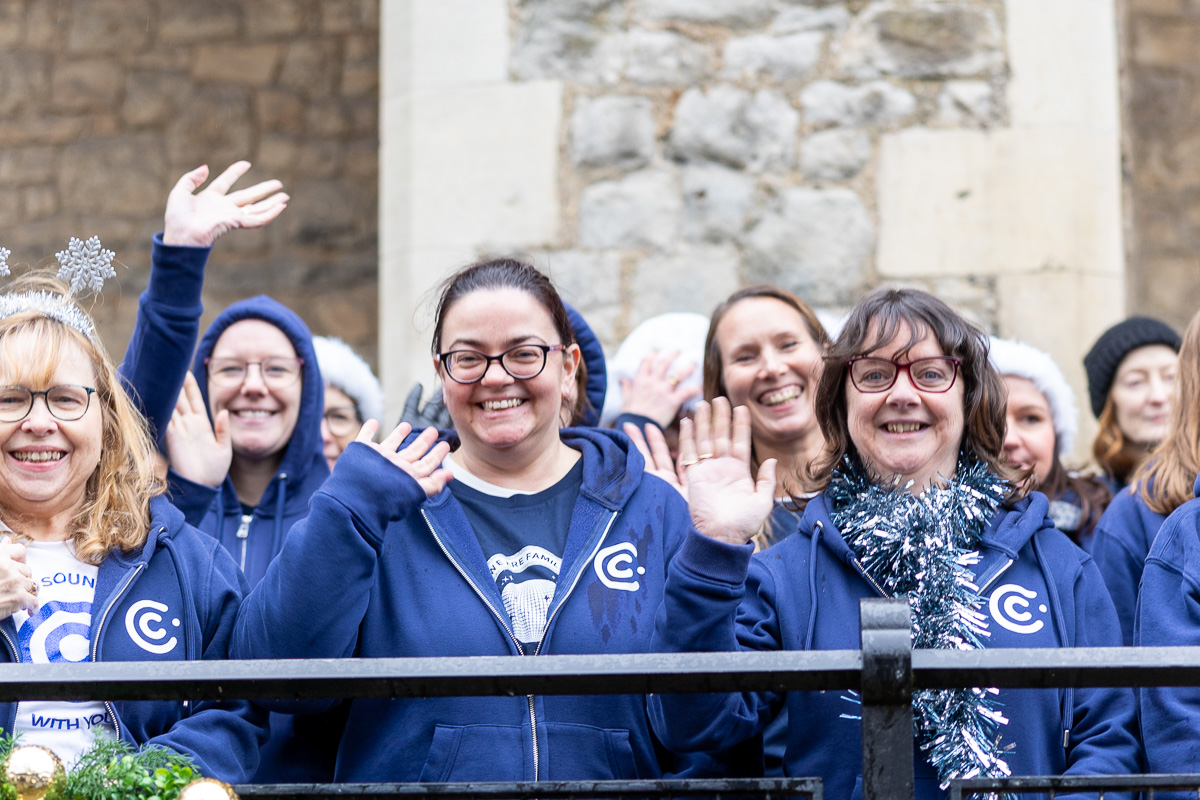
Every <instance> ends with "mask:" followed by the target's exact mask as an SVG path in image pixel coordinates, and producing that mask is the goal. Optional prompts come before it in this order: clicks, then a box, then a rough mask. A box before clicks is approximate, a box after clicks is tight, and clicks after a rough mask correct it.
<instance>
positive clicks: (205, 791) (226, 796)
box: [179, 778, 238, 800]
mask: <svg viewBox="0 0 1200 800" xmlns="http://www.w3.org/2000/svg"><path fill="white" fill-rule="evenodd" d="M179 800H238V793H237V792H235V791H234V790H233V787H232V786H230V785H229V784H228V783H225V782H224V781H219V780H217V779H215V778H197V779H196V780H194V781H192V782H191V783H189V784H188V785H187V786H185V787H183V791H181V792H180V793H179Z"/></svg>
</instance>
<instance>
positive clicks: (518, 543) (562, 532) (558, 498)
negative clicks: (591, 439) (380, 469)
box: [449, 459, 583, 654]
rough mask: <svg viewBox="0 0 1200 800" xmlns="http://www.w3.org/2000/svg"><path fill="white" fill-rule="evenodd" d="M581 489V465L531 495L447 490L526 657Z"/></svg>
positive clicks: (538, 631) (541, 624)
mask: <svg viewBox="0 0 1200 800" xmlns="http://www.w3.org/2000/svg"><path fill="white" fill-rule="evenodd" d="M582 486H583V459H579V460H578V461H577V462H575V466H574V467H572V468H571V470H570V472H568V473H567V474H566V475H565V476H563V478H562V480H560V481H559V482H558V483H556V484H554V485H553V486H551V487H550V488H549V489H546V490H544V491H541V492H538V493H536V494H515V495H512V496H511V497H497V496H494V495H490V494H488V493H487V492H486V491H481V490H480V489H477V488H473V487H471V486H468V485H467V484H466V483H465V482H463V481H459V480H455V481H451V482H450V484H449V487H450V492H451V493H452V494H453V495H454V499H456V500H458V502H459V503H460V504H461V505H462V508H463V512H464V513H465V514H466V516H467V521H468V522H469V523H471V528H472V529H473V530H474V531H475V536H476V538H478V539H479V546H480V547H481V548H482V549H483V556H484V558H485V559H487V564H488V569H490V570H491V573H492V578H493V579H494V580H495V581H496V588H498V589H499V590H500V597H501V598H502V599H503V600H504V610H505V611H507V612H508V617H509V620H510V621H511V622H512V630H513V634H514V635H515V636H516V637H517V640H518V641H519V642H521V646H522V648H523V649H524V650H525V653H526V654H532V653H533V652H534V651H535V650H536V649H537V644H538V641H539V640H540V639H541V638H542V631H543V630H544V629H545V627H546V610H547V609H548V608H549V607H550V601H551V599H553V597H554V587H555V585H556V584H557V582H558V572H559V569H560V567H561V566H562V554H563V550H564V549H565V547H566V543H567V530H568V528H569V527H570V525H571V513H572V511H574V509H575V500H576V498H578V497H579V490H580V488H581V487H582Z"/></svg>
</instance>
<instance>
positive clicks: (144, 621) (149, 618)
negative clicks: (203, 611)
mask: <svg viewBox="0 0 1200 800" xmlns="http://www.w3.org/2000/svg"><path fill="white" fill-rule="evenodd" d="M167 610H168V609H167V607H166V606H165V605H163V604H162V603H158V602H155V601H154V600H139V601H138V602H136V603H134V604H133V605H132V606H130V607H129V610H128V611H127V612H125V630H126V631H127V632H128V633H129V638H130V639H133V643H134V644H136V645H137V646H138V647H140V648H142V649H143V650H145V651H146V652H147V653H154V654H156V655H162V654H163V653H169V652H171V651H172V650H174V649H175V645H177V644H178V643H179V640H178V639H176V638H175V637H174V636H172V637H171V638H170V639H167V641H165V642H161V641H160V640H162V639H166V636H167V631H166V629H165V628H162V627H161V626H160V627H152V626H155V625H157V623H160V622H162V620H163V617H162V614H161V613H159V612H163V611H167ZM171 624H172V625H174V626H175V627H176V628H178V627H179V620H178V619H173V620H171ZM146 639H153V640H154V641H155V642H159V643H158V644H155V643H154V642H148V641H146Z"/></svg>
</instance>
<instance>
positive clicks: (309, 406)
mask: <svg viewBox="0 0 1200 800" xmlns="http://www.w3.org/2000/svg"><path fill="white" fill-rule="evenodd" d="M244 319H261V320H263V321H264V322H269V323H270V324H272V325H274V326H275V327H276V328H279V330H281V331H283V333H284V335H285V336H287V337H288V340H289V341H290V342H291V343H292V347H294V348H296V355H298V356H299V357H300V358H301V359H303V361H304V364H303V366H302V368H301V370H302V372H301V381H302V383H303V386H302V388H301V392H300V413H299V415H298V417H297V419H296V429H295V430H294V431H292V438H291V439H290V440H288V444H287V449H286V450H284V454H283V460H282V461H281V462H280V464H279V469H278V470H277V472H276V475H277V477H281V476H286V483H287V484H290V485H293V486H299V485H301V484H303V483H304V482H305V480H306V479H307V478H308V477H309V475H312V474H314V473H316V474H319V475H320V476H321V477H325V476H328V475H329V467H328V466H327V465H326V463H325V457H324V456H323V455H322V454H321V449H322V441H321V418H322V416H323V415H324V413H325V385H324V383H323V382H322V380H321V371H320V368H319V367H318V365H317V354H316V351H315V350H314V349H313V342H312V340H313V337H312V333H311V332H309V330H308V326H307V325H305V324H304V320H302V319H300V317H299V316H298V315H297V314H296V312H294V311H292V310H291V309H290V308H287V307H286V306H284V305H283V304H282V303H280V302H278V301H277V300H274V299H272V298H270V297H267V296H266V295H259V296H257V297H251V298H250V299H248V300H240V301H238V302H236V303H234V304H233V305H231V306H229V307H228V308H226V309H225V310H224V311H223V312H221V315H220V316H218V317H217V318H216V320H214V321H213V324H212V325H210V326H209V328H208V330H207V331H205V333H204V337H203V338H202V339H201V340H200V345H199V347H198V348H197V349H196V358H195V360H194V361H193V362H192V372H193V374H195V375H200V376H202V375H204V374H205V371H206V369H205V362H206V361H207V359H208V357H209V356H210V355H212V351H213V347H215V346H216V344H217V340H218V339H220V338H221V334H223V333H224V332H225V329H226V328H228V327H229V326H230V325H232V324H234V323H235V322H240V321H242V320H244ZM198 382H199V384H200V393H201V394H202V395H203V396H204V406H205V408H209V402H208V381H207V380H202V381H198ZM209 416H210V417H211V416H212V410H211V408H210V409H209ZM280 483H281V481H279V480H275V481H272V482H271V485H270V486H269V487H268V488H267V491H266V493H264V494H263V496H262V499H261V500H260V501H259V505H264V504H266V503H271V504H274V503H275V502H276V499H275V494H276V492H277V491H279V489H278V487H279V485H280ZM222 494H223V496H224V497H225V499H226V502H227V503H233V507H235V508H236V502H237V501H236V494H235V493H234V492H233V484H232V482H231V481H230V480H229V479H226V481H225V486H224V487H223V488H222ZM290 499H291V498H289V501H290ZM298 502H302V504H303V505H305V506H307V504H308V496H307V495H305V496H303V497H300V498H298ZM291 505H292V503H291V502H289V503H288V506H291ZM272 507H273V506H272ZM288 510H289V511H290V510H291V509H290V508H289V509H288Z"/></svg>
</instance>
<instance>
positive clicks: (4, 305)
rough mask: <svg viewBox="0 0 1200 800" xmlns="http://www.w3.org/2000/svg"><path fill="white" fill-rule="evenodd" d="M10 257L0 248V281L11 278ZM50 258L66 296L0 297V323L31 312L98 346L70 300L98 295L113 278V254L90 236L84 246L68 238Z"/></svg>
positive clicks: (18, 294)
mask: <svg viewBox="0 0 1200 800" xmlns="http://www.w3.org/2000/svg"><path fill="white" fill-rule="evenodd" d="M10 255H12V251H10V250H9V249H8V248H7V247H0V278H3V277H8V276H9V275H11V274H12V270H11V269H9V266H8V257H9V256H10ZM54 256H55V258H57V259H58V264H59V266H58V279H59V280H61V281H65V282H66V283H67V284H68V286H69V287H70V288H69V289H68V294H66V295H60V294H56V293H54V292H47V291H32V292H6V293H5V294H0V319H4V318H5V317H11V316H12V315H13V314H20V313H24V312H33V313H35V314H39V315H41V316H43V317H48V318H50V319H53V320H57V321H58V322H61V323H62V324H64V325H69V326H70V327H72V328H74V329H75V330H77V331H79V332H80V333H82V334H83V335H84V336H86V337H87V338H88V339H89V340H91V341H92V342H98V339H97V337H96V326H95V324H93V322H92V318H91V317H90V316H88V314H87V312H86V311H84V310H83V309H82V308H80V307H79V306H78V305H76V304H75V302H74V299H73V298H74V297H76V296H80V295H83V294H85V293H87V292H89V291H91V292H96V293H99V292H100V290H101V289H103V288H104V281H105V280H106V279H108V278H115V277H116V276H117V272H116V270H115V269H113V266H112V261H113V258H115V257H116V253H114V252H113V251H112V250H105V249H104V248H103V247H101V245H100V237H98V236H93V237H91V238H90V239H88V240H87V241H86V242H85V241H80V240H79V239H77V238H75V237H74V236H72V237H71V240H70V241H69V242H67V249H66V250H60V251H58V252H57V253H55V254H54Z"/></svg>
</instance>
